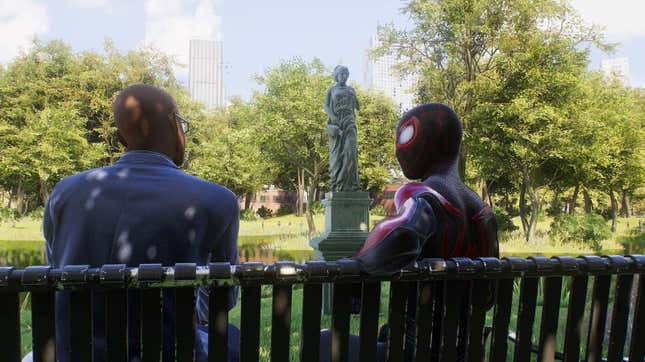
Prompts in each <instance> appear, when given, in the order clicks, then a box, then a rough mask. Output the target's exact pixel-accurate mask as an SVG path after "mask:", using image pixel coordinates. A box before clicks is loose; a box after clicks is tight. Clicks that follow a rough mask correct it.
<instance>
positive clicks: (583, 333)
mask: <svg viewBox="0 0 645 362" xmlns="http://www.w3.org/2000/svg"><path fill="white" fill-rule="evenodd" d="M644 274H645V256H643V255H632V256H604V257H597V256H582V257H578V258H572V257H565V256H561V257H553V258H546V257H530V258H528V259H524V258H516V257H507V258H503V259H496V258H480V259H475V260H471V259H467V258H453V259H449V260H443V259H426V260H423V261H421V262H419V263H417V264H416V265H415V266H414V267H411V268H407V269H404V270H401V271H400V272H397V273H396V274H394V275H387V276H386V275H367V274H365V273H362V272H361V269H360V266H359V265H358V264H357V263H356V262H354V261H350V260H340V261H338V262H333V263H328V262H320V261H311V262H308V263H306V264H295V263H292V262H278V263H275V264H273V265H265V264H262V263H245V264H241V265H230V264H228V263H213V264H209V265H207V266H196V265H195V264H176V265H175V266H173V267H164V266H161V265H159V264H143V265H140V266H139V267H138V268H132V267H126V266H125V265H104V266H103V267H101V268H90V267H88V266H67V267H64V268H62V269H52V268H50V267H42V266H33V267H27V268H26V269H22V270H19V269H14V268H11V267H0V353H1V354H2V355H1V357H0V359H1V360H3V361H4V360H6V361H19V360H20V299H19V293H20V292H27V291H28V292H31V295H32V299H31V312H32V321H31V325H32V345H33V350H34V360H35V361H49V360H53V353H54V351H53V340H54V338H55V319H54V303H53V301H54V292H55V291H57V290H69V291H71V293H72V296H71V298H70V299H71V303H72V305H71V315H70V327H71V338H70V340H71V346H70V351H71V354H72V357H73V360H78V361H90V360H91V355H92V340H91V338H92V323H91V318H92V315H91V307H90V306H91V297H90V296H91V292H92V291H93V290H103V291H105V303H106V337H107V346H108V348H107V351H108V360H109V361H125V360H126V359H127V347H128V346H127V339H126V338H127V337H126V336H127V317H126V316H127V294H126V292H125V290H126V289H140V297H141V299H142V303H141V304H142V305H143V306H145V307H143V308H142V309H141V311H140V317H141V343H142V348H141V350H142V351H143V355H142V360H143V361H158V360H160V351H161V344H162V337H161V329H162V326H161V313H162V311H161V308H154V307H151V306H155V305H161V302H160V301H161V292H160V288H162V287H163V288H176V303H175V308H176V315H177V318H176V320H177V322H176V326H175V328H176V333H175V334H176V341H175V342H176V348H175V350H176V358H177V360H179V361H190V360H192V359H193V358H194V356H193V349H194V345H195V344H194V343H195V327H194V326H195V325H194V320H195V287H197V286H209V287H210V289H209V290H210V292H209V293H210V310H209V311H210V314H209V326H208V330H209V352H208V353H209V360H210V361H216V360H221V358H222V356H226V353H227V338H228V335H227V323H228V311H227V300H228V291H229V288H231V287H232V286H234V285H240V287H241V290H242V292H241V323H240V330H241V342H240V343H241V346H240V351H241V359H242V361H257V360H258V359H259V341H260V298H261V293H260V291H261V290H260V287H261V285H273V300H272V333H271V342H270V343H271V360H272V361H286V360H288V359H289V346H290V342H291V341H290V329H291V319H292V315H291V309H292V308H291V307H292V288H293V285H294V284H303V299H302V303H303V306H302V329H301V341H300V343H299V344H300V359H301V360H302V361H315V360H317V359H318V356H319V351H320V348H321V346H320V345H319V344H320V343H319V341H320V340H319V336H320V326H321V295H322V284H323V283H333V291H334V293H333V302H332V305H333V306H332V322H331V324H332V328H331V333H332V338H331V340H332V342H331V359H332V361H334V362H335V361H346V360H347V356H348V353H347V351H348V349H349V345H348V344H349V328H350V323H349V322H350V314H351V307H350V306H351V301H352V295H353V290H354V289H355V288H357V287H359V286H360V288H361V293H362V298H361V307H360V308H361V310H360V314H361V315H360V336H359V338H360V348H359V350H360V359H361V361H374V360H375V355H376V340H377V333H378V330H377V329H378V318H379V296H380V291H381V283H382V282H384V281H387V282H390V301H389V310H388V321H389V335H388V350H387V354H388V361H402V360H403V358H404V356H406V355H408V356H409V355H411V356H412V358H413V360H414V361H427V360H435V359H436V360H440V361H455V360H457V358H461V357H464V356H465V357H464V358H465V359H466V360H468V361H483V360H484V359H485V358H484V357H485V354H487V359H488V360H489V361H506V360H507V354H508V353H509V344H508V338H507V336H508V331H509V324H510V320H511V318H510V316H511V304H512V303H511V302H512V297H513V293H514V283H513V281H514V279H519V280H520V288H519V309H518V320H517V326H516V334H515V336H514V338H515V348H514V356H513V358H514V360H515V361H528V360H530V354H531V353H532V349H535V346H533V345H532V343H531V341H532V333H533V329H534V328H533V327H534V324H535V322H536V321H535V319H536V318H535V317H536V308H537V305H536V304H537V300H538V292H539V291H538V285H542V290H541V291H542V295H543V298H542V313H541V318H540V320H539V321H538V322H539V323H540V325H539V337H538V340H539V343H538V345H537V348H536V349H537V355H538V360H539V361H553V360H554V359H555V358H556V355H557V356H558V357H560V358H562V359H563V360H564V361H580V359H581V357H582V358H584V359H585V360H588V361H600V360H601V358H606V359H607V360H608V361H622V360H623V357H624V356H628V357H629V360H630V361H642V360H643V359H644V357H645V300H644V299H645V277H643V275H644ZM635 275H637V276H638V277H637V280H638V282H637V283H634V276H635ZM565 276H568V277H571V282H570V283H569V299H568V308H567V315H566V326H565V328H564V330H563V329H562V328H559V327H558V319H559V312H560V307H561V306H560V302H561V298H560V295H561V292H562V285H563V277H565ZM589 279H592V281H593V290H592V293H591V294H592V296H591V297H592V300H591V311H590V318H589V320H590V321H589V324H588V325H587V326H583V325H582V322H583V316H584V314H585V305H586V296H587V287H588V284H589ZM456 281H464V282H456ZM491 285H493V286H494V287H493V290H494V301H493V302H492V304H493V308H494V309H493V312H492V313H493V317H492V321H493V322H492V333H491V338H490V342H489V343H484V341H488V340H487V339H485V338H484V335H485V333H484V330H485V327H484V324H485V323H484V322H485V317H486V311H487V309H488V307H489V304H490V302H491V301H489V300H486V299H487V298H486V297H485V296H486V295H487V294H488V293H487V291H488V290H490V286H491ZM410 288H413V289H414V290H415V291H416V292H415V294H416V296H417V297H416V301H414V303H407V302H406V300H407V299H408V296H409V295H410V293H408V291H409V290H410ZM634 288H635V289H634ZM632 293H635V295H636V297H635V299H634V304H633V305H632V304H631V303H630V302H631V300H632V298H631V296H632ZM610 301H613V306H612V308H611V313H610V314H611V315H610V316H609V326H606V325H605V324H606V321H607V320H608V319H607V318H608V310H609V308H608V305H609V303H610ZM409 306H413V307H414V308H416V310H415V315H416V320H415V321H414V322H415V323H413V325H412V328H409V327H410V326H409V325H408V326H406V323H405V316H406V307H407V308H411V307H409ZM630 316H631V317H630ZM630 319H631V328H628V324H629V323H630ZM406 327H407V328H406ZM606 327H608V328H609V338H608V340H605V329H606ZM628 331H630V332H631V333H628ZM557 334H560V335H561V336H563V337H564V351H563V352H562V353H559V352H556V340H557V338H556V337H557ZM585 337H586V338H585ZM584 340H586V346H583V347H584V348H581V343H582V342H583V341H584ZM627 340H629V341H631V342H630V344H629V346H625V344H626V341H627ZM603 346H606V348H605V350H606V351H605V352H603ZM625 347H627V348H625ZM625 352H626V353H625Z"/></svg>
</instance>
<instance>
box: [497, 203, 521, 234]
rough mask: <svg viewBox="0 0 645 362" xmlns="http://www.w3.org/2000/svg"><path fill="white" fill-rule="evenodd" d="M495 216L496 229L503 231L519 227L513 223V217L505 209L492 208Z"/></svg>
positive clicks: (510, 230)
mask: <svg viewBox="0 0 645 362" xmlns="http://www.w3.org/2000/svg"><path fill="white" fill-rule="evenodd" d="M494 211H495V217H496V218H497V231H499V232H503V231H507V232H512V231H515V230H517V229H519V228H518V227H517V226H516V225H515V224H513V219H512V218H511V215H510V214H509V213H508V211H506V210H505V209H502V208H498V207H496V208H495V209H494Z"/></svg>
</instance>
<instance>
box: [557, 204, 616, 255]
mask: <svg viewBox="0 0 645 362" xmlns="http://www.w3.org/2000/svg"><path fill="white" fill-rule="evenodd" d="M549 236H550V237H551V238H552V239H555V238H557V239H560V240H561V241H563V242H572V241H582V242H583V243H585V244H587V245H589V246H590V247H591V248H592V249H593V250H594V251H596V252H599V251H601V250H602V245H601V244H600V242H601V241H602V240H605V239H607V238H609V237H610V236H611V229H610V227H609V225H607V222H605V219H604V218H603V217H602V216H600V215H598V214H593V213H590V214H574V215H569V214H560V215H558V216H557V217H556V218H555V219H554V220H553V222H552V223H551V230H550V231H549Z"/></svg>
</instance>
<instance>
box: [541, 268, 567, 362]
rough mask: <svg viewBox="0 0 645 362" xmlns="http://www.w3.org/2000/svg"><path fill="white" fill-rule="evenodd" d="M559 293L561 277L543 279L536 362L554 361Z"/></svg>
mask: <svg viewBox="0 0 645 362" xmlns="http://www.w3.org/2000/svg"><path fill="white" fill-rule="evenodd" d="M561 293H562V277H546V278H544V299H543V301H542V321H541V322H540V342H539V344H538V361H551V362H553V361H555V352H556V348H557V346H556V343H557V334H558V320H559V317H560V294H561Z"/></svg>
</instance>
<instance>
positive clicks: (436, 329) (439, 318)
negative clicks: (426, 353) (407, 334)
mask: <svg viewBox="0 0 645 362" xmlns="http://www.w3.org/2000/svg"><path fill="white" fill-rule="evenodd" d="M444 285H445V282H444V281H441V280H440V281H437V282H435V294H434V296H433V297H431V298H432V299H433V302H432V304H433V311H432V335H431V336H430V337H431V342H430V343H431V344H430V360H431V361H433V362H434V361H438V360H439V351H440V350H441V329H442V328H441V326H442V324H443V323H442V322H443V293H444Z"/></svg>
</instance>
